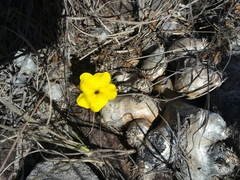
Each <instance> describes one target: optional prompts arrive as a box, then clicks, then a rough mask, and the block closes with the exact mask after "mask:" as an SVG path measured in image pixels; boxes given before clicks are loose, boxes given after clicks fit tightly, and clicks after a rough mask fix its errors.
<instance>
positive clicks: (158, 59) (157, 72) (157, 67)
mask: <svg viewBox="0 0 240 180" xmlns="http://www.w3.org/2000/svg"><path fill="white" fill-rule="evenodd" d="M166 68H167V60H166V58H165V50H164V47H163V46H158V47H157V48H156V49H155V50H154V51H153V52H152V53H151V54H150V55H149V57H148V58H146V59H145V60H144V61H143V64H142V66H141V70H142V72H144V73H145V75H146V77H147V78H148V79H149V80H150V81H153V80H154V79H156V78H157V77H159V76H161V75H163V73H164V72H165V70H166Z"/></svg>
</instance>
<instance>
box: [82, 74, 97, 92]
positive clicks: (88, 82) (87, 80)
mask: <svg viewBox="0 0 240 180" xmlns="http://www.w3.org/2000/svg"><path fill="white" fill-rule="evenodd" d="M93 85H94V82H93V75H92V74H90V73H83V74H81V76H80V89H81V91H82V92H84V93H86V94H92V93H94V91H95V90H94V86H93Z"/></svg>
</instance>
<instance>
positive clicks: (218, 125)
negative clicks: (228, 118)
mask: <svg viewBox="0 0 240 180" xmlns="http://www.w3.org/2000/svg"><path fill="white" fill-rule="evenodd" d="M163 117H164V120H163V121H162V123H161V124H160V125H159V126H158V127H157V128H156V129H154V130H152V131H151V132H150V133H149V134H148V135H147V137H146V140H145V143H144V144H146V146H142V147H141V148H140V150H139V153H138V154H139V163H140V165H141V166H143V167H144V168H143V172H145V173H146V172H149V171H154V170H161V169H162V168H165V167H166V166H167V165H168V164H171V163H173V162H175V163H174V164H175V165H176V166H178V167H177V168H179V171H180V172H179V176H180V177H182V179H191V178H192V179H202V180H207V179H209V177H212V176H221V175H226V174H228V173H231V172H233V170H234V167H236V166H237V164H238V159H237V156H236V155H235V154H234V153H233V152H232V151H231V150H230V149H229V148H228V147H227V146H226V145H225V144H224V143H223V142H222V140H224V139H226V138H227V137H228V135H229V130H228V128H227V127H226V122H225V121H224V120H223V119H222V117H221V116H220V115H219V114H216V113H212V112H210V111H208V110H204V109H201V108H197V107H194V106H191V105H188V104H186V103H183V102H176V101H173V102H170V103H169V104H168V105H167V107H166V110H165V111H164V115H163ZM190 177H191V178H190Z"/></svg>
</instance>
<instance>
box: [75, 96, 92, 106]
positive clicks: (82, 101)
mask: <svg viewBox="0 0 240 180" xmlns="http://www.w3.org/2000/svg"><path fill="white" fill-rule="evenodd" d="M77 104H78V105H79V106H81V107H84V108H86V109H89V108H90V104H91V103H90V101H89V99H88V98H87V96H86V94H84V93H81V94H80V95H79V96H78V98H77Z"/></svg>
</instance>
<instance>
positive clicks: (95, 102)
mask: <svg viewBox="0 0 240 180" xmlns="http://www.w3.org/2000/svg"><path fill="white" fill-rule="evenodd" d="M110 82H111V76H110V74H109V73H108V72H103V73H96V74H94V75H92V74H90V73H83V74H81V76H80V90H81V91H82V93H81V94H80V95H79V96H78V98H77V104H78V105H79V106H81V107H84V108H86V109H89V108H90V109H91V110H92V111H93V112H98V111H100V110H101V109H102V108H103V107H104V106H105V105H106V104H107V103H108V101H109V100H113V99H115V98H116V96H117V89H116V86H115V85H114V84H111V83H110Z"/></svg>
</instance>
